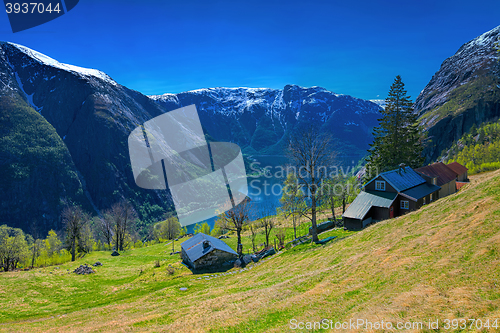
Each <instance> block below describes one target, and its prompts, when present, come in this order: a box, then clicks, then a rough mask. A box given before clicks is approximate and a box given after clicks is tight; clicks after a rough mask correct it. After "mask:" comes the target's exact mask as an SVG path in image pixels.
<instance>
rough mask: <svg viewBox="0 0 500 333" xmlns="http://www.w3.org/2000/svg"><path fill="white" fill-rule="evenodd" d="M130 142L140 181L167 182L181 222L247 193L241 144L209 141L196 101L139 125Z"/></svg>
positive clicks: (154, 186)
mask: <svg viewBox="0 0 500 333" xmlns="http://www.w3.org/2000/svg"><path fill="white" fill-rule="evenodd" d="M128 146H129V154H130V162H131V165H132V171H133V174H134V179H135V182H136V184H137V185H138V186H139V187H142V188H144V189H151V190H166V189H167V186H168V189H169V190H170V193H171V194H172V199H173V201H174V205H175V210H176V213H177V217H178V219H179V222H180V224H181V225H182V226H186V225H190V224H194V223H197V222H200V221H204V220H206V219H209V218H211V217H214V216H217V215H219V214H221V213H223V212H225V211H227V210H229V209H232V208H234V207H235V206H237V205H238V204H239V203H241V202H242V201H244V200H245V198H246V196H247V194H248V186H247V177H246V172H245V164H244V162H243V155H242V153H241V150H240V148H239V147H238V146H237V145H235V144H233V143H228V142H210V143H209V142H207V141H206V140H205V134H204V133H203V129H202V127H201V123H200V119H199V117H198V112H197V110H196V106H195V105H190V106H186V107H183V108H180V109H177V110H174V111H170V112H167V113H165V114H163V115H161V116H158V117H156V118H153V119H151V120H149V121H147V122H145V123H144V124H142V125H141V126H138V127H137V128H136V129H134V130H133V131H132V133H130V135H129V137H128Z"/></svg>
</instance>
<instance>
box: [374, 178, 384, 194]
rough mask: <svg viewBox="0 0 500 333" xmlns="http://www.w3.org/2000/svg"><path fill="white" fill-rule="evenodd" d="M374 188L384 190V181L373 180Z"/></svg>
mask: <svg viewBox="0 0 500 333" xmlns="http://www.w3.org/2000/svg"><path fill="white" fill-rule="evenodd" d="M375 189H376V190H377V191H385V182H384V181H382V180H376V181H375Z"/></svg>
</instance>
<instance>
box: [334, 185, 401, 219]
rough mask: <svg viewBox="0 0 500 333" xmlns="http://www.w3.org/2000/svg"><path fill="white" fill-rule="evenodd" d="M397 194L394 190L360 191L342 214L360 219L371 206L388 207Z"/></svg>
mask: <svg viewBox="0 0 500 333" xmlns="http://www.w3.org/2000/svg"><path fill="white" fill-rule="evenodd" d="M397 195H398V194H397V193H394V192H381V191H361V192H360V193H359V194H358V196H357V197H356V199H354V201H353V202H352V203H351V204H350V205H349V207H348V208H347V210H346V211H345V213H344V214H343V215H342V216H343V217H347V218H352V219H359V220H362V219H363V218H364V217H365V216H366V214H367V213H368V211H369V210H370V208H372V207H373V206H376V207H385V208H389V207H390V206H391V204H392V203H393V202H394V199H396V196H397Z"/></svg>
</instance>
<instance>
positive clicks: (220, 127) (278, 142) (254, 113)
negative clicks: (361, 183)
mask: <svg viewBox="0 0 500 333" xmlns="http://www.w3.org/2000/svg"><path fill="white" fill-rule="evenodd" d="M150 97H151V98H152V99H153V100H155V101H157V102H158V103H159V104H160V105H162V106H164V107H165V109H167V110H174V109H176V108H179V107H181V106H186V105H190V104H195V105H196V107H197V109H198V112H199V114H200V120H201V123H202V125H203V127H204V129H205V130H206V131H207V132H208V133H209V134H210V135H211V136H212V137H214V138H216V139H217V140H219V141H231V142H235V143H237V144H238V145H240V146H241V147H242V148H243V149H244V151H245V152H247V153H250V154H283V152H284V148H285V147H286V143H287V137H288V135H289V134H290V133H291V132H293V130H294V129H297V128H299V127H302V126H306V127H307V126H310V125H314V126H315V130H318V131H326V132H328V133H330V134H332V136H333V137H335V138H336V140H337V143H338V148H339V150H341V151H342V153H346V154H359V155H362V154H364V153H365V152H366V149H367V147H368V143H370V142H371V139H372V136H371V129H372V128H373V127H374V126H375V125H376V124H377V118H378V117H379V113H378V110H379V107H378V106H377V105H375V104H374V103H372V102H369V101H365V100H362V99H358V98H354V97H351V96H347V95H340V94H335V93H333V92H330V91H327V90H326V89H324V88H320V87H312V88H302V87H299V86H295V85H287V86H285V87H284V88H283V89H282V90H278V89H266V88H257V89H256V88H210V89H200V90H194V91H188V92H184V93H180V94H164V95H159V96H150Z"/></svg>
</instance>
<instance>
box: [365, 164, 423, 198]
mask: <svg viewBox="0 0 500 333" xmlns="http://www.w3.org/2000/svg"><path fill="white" fill-rule="evenodd" d="M400 170H401V171H400ZM379 176H381V177H382V178H384V179H385V180H386V181H387V182H388V183H389V184H391V186H392V187H394V189H395V190H396V191H398V192H403V191H404V190H407V189H409V188H412V187H415V186H417V185H420V184H423V183H425V179H423V178H422V177H421V176H419V174H418V173H416V172H415V171H413V169H412V168H410V167H405V168H401V169H396V170H391V171H387V172H383V173H381V174H380V175H379ZM376 178H378V177H375V178H374V179H372V180H370V181H369V182H368V183H367V184H369V183H371V182H372V181H374V180H375V179H376ZM365 186H366V185H365Z"/></svg>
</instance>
